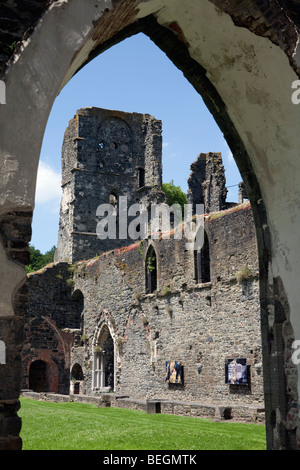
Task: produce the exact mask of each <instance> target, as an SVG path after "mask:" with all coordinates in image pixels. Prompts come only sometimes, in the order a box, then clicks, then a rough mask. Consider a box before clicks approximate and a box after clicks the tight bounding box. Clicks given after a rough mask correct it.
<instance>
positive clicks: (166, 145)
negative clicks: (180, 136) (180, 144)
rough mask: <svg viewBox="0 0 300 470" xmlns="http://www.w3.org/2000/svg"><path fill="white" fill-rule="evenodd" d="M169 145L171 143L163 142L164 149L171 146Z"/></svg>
mask: <svg viewBox="0 0 300 470" xmlns="http://www.w3.org/2000/svg"><path fill="white" fill-rule="evenodd" d="M169 145H170V144H169V142H163V144H162V146H163V148H164V149H165V148H167V147H169Z"/></svg>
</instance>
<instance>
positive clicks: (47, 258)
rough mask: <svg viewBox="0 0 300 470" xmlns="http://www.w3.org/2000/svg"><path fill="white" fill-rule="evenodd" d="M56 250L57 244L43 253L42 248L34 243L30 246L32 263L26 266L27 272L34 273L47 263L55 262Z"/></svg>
mask: <svg viewBox="0 0 300 470" xmlns="http://www.w3.org/2000/svg"><path fill="white" fill-rule="evenodd" d="M54 252H55V246H53V247H52V248H51V249H50V250H48V251H46V253H44V254H43V253H41V252H40V250H38V249H37V248H35V247H34V246H33V245H30V246H29V253H30V264H29V265H27V266H26V272H27V273H32V272H34V271H38V270H39V269H42V268H43V267H44V266H46V265H47V264H50V263H53V260H54Z"/></svg>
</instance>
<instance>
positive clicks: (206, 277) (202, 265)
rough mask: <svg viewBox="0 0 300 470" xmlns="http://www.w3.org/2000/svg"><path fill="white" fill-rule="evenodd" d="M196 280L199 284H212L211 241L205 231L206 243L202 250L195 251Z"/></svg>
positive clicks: (204, 242)
mask: <svg viewBox="0 0 300 470" xmlns="http://www.w3.org/2000/svg"><path fill="white" fill-rule="evenodd" d="M194 267H195V280H196V282H197V283H202V284H203V283H205V282H210V254H209V241H208V236H207V233H206V231H205V230H204V241H203V246H202V248H201V250H195V251H194Z"/></svg>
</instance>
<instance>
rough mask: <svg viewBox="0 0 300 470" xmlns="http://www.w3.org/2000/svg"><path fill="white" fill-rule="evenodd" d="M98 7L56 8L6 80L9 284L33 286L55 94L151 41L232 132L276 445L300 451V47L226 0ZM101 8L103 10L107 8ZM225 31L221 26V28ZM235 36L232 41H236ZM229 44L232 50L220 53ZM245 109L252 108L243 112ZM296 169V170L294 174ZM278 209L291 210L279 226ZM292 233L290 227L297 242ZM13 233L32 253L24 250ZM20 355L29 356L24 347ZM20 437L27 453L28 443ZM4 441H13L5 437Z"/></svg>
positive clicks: (0, 124)
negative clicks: (295, 345)
mask: <svg viewBox="0 0 300 470" xmlns="http://www.w3.org/2000/svg"><path fill="white" fill-rule="evenodd" d="M71 3H72V2H71ZM92 3H94V2H86V5H85V12H84V14H83V13H82V11H81V9H80V6H79V5H80V3H77V2H73V4H70V3H67V4H65V5H63V4H62V3H61V2H58V3H57V4H56V5H55V4H52V5H51V7H50V8H49V10H48V12H47V13H46V14H45V16H44V18H43V19H42V21H41V22H40V24H39V26H38V27H37V30H36V35H35V37H33V38H32V41H31V42H30V41H29V43H28V44H25V45H24V48H23V50H22V49H21V50H19V52H18V55H16V56H15V60H14V62H12V63H11V65H10V67H9V68H7V69H6V70H5V73H4V75H3V77H4V80H5V82H6V85H7V105H5V106H6V108H5V110H4V109H3V107H2V108H1V109H0V129H1V130H0V132H1V135H2V137H3V139H1V141H2V144H1V148H0V150H1V156H2V158H3V165H2V183H1V184H2V192H0V194H2V196H1V197H0V199H1V200H0V204H1V206H2V209H1V222H2V242H3V246H4V250H5V253H6V257H7V260H5V263H4V267H3V268H2V269H3V271H2V276H3V273H4V272H5V273H7V272H8V273H9V274H8V277H7V279H8V281H7V282H8V284H9V286H12V287H10V291H11V293H12V294H11V295H12V296H13V295H14V294H15V292H16V291H17V290H18V288H19V286H20V284H21V283H22V282H23V281H24V277H23V281H22V279H20V278H21V277H22V276H21V275H20V274H19V265H17V264H16V263H12V261H17V262H18V263H21V264H23V265H24V264H27V262H28V254H27V247H28V243H29V240H30V233H31V229H30V225H31V216H32V209H33V206H34V190H35V179H36V172H37V165H38V158H39V152H40V148H41V142H42V138H43V133H44V129H45V126H46V122H47V119H48V116H49V113H50V110H51V107H52V104H53V102H54V99H55V97H56V95H57V94H58V92H59V91H60V90H61V89H62V88H63V86H64V84H66V83H67V81H68V80H70V79H71V77H72V76H73V75H74V74H75V73H76V72H77V71H78V70H80V68H82V67H83V66H84V65H85V64H87V63H88V62H89V61H91V60H92V59H93V58H94V57H96V56H97V55H99V54H100V53H101V52H103V51H104V50H107V49H109V48H110V47H111V46H113V45H114V44H117V43H118V42H120V41H122V40H123V39H125V38H127V37H129V36H131V35H133V34H137V33H140V32H142V33H144V34H146V35H147V36H149V37H150V39H151V40H152V41H153V42H154V43H155V44H156V45H157V46H158V47H159V48H160V49H161V50H162V51H164V52H165V53H166V55H167V56H168V57H169V59H170V60H171V61H172V62H173V63H174V64H175V65H176V66H177V67H178V68H179V69H180V70H181V71H182V72H183V74H184V75H185V77H186V79H187V80H188V81H189V82H190V83H191V84H192V85H193V87H194V88H195V89H196V90H197V91H198V93H199V94H200V95H201V96H202V98H203V101H204V103H205V104H206V106H207V108H208V109H209V111H210V112H211V113H212V115H213V116H214V118H215V120H216V122H217V124H218V125H219V127H220V129H221V131H222V132H223V134H224V137H225V139H226V141H227V143H228V145H229V147H230V149H231V151H232V153H233V156H234V158H235V160H236V163H237V166H238V168H239V170H240V173H241V177H242V179H243V181H244V183H245V187H246V190H247V193H248V196H249V199H250V202H251V206H252V210H253V214H254V220H255V224H256V231H257V241H258V251H259V253H258V254H259V263H260V292H261V294H260V295H261V325H262V344H263V360H264V364H263V367H264V386H265V405H266V423H267V438H268V447H269V448H296V447H297V439H298V438H297V429H298V421H297V419H298V417H297V416H296V415H293V416H292V418H288V414H289V410H290V409H291V408H293V409H295V408H296V409H297V407H298V388H299V385H298V382H297V381H296V382H293V383H289V382H288V380H289V379H288V377H287V374H286V370H285V362H284V361H285V360H286V358H288V357H290V355H291V354H290V350H291V345H290V341H289V342H288V341H287V338H285V337H284V335H283V325H285V324H287V323H289V324H290V325H291V328H292V330H293V335H294V337H295V338H296V337H297V334H298V331H299V332H300V322H297V318H296V317H295V315H296V313H297V306H298V303H297V302H298V300H297V299H295V298H294V295H295V291H293V289H294V288H295V284H294V282H295V281H294V280H293V277H292V276H296V278H297V270H298V269H299V268H298V267H297V262H298V259H297V256H298V255H297V256H296V257H295V256H293V254H291V252H292V248H293V246H296V242H295V238H294V237H295V232H296V233H297V228H298V227H299V226H300V221H299V216H298V214H296V212H295V211H294V212H293V214H292V217H293V219H292V217H290V218H289V210H288V209H289V207H290V205H291V204H294V205H296V202H297V199H296V197H297V194H296V191H294V192H293V190H294V189H295V188H297V175H298V174H299V170H300V168H299V164H298V163H296V157H297V155H298V153H299V152H297V144H298V142H297V133H296V132H295V126H296V128H297V127H299V126H298V124H299V114H300V113H298V114H297V115H296V109H295V107H294V108H292V105H291V101H290V99H289V98H290V90H289V89H287V88H288V86H290V84H291V81H292V79H293V78H294V79H296V78H297V75H296V72H295V70H296V66H295V63H294V61H293V59H292V57H291V51H292V50H293V45H294V44H295V41H292V40H290V42H288V41H287V40H285V41H282V40H281V39H282V38H281V36H278V34H277V35H276V34H275V33H274V34H273V35H269V37H270V39H266V38H261V37H259V36H258V35H257V34H254V33H251V32H250V31H249V30H248V29H246V28H245V27H242V26H243V24H242V21H240V24H239V21H238V18H237V17H235V18H234V21H232V19H231V17H230V16H229V14H228V12H226V13H224V12H222V11H221V10H220V9H217V8H216V7H215V6H213V5H212V3H214V4H217V5H218V7H220V8H221V5H219V3H220V2H216V1H215V2H209V1H206V0H202V1H201V2H199V4H198V6H194V5H193V4H192V2H187V4H186V5H185V13H184V14H182V12H181V8H180V6H179V3H178V1H177V0H174V2H173V4H172V5H171V6H170V7H169V9H168V6H166V2H164V1H162V2H161V4H160V5H159V8H157V9H156V7H155V3H157V2H152V1H149V2H136V3H134V2H127V1H125V2H113V7H112V8H111V9H109V8H107V9H106V10H105V8H104V7H103V9H102V13H101V12H100V10H101V8H99V9H98V11H97V12H96V11H95V6H94V5H92ZM221 3H222V2H221ZM100 4H101V5H102V6H103V2H100ZM139 4H141V5H139ZM201 8H202V9H203V15H204V16H205V15H209V21H208V20H206V22H205V19H201V18H200V15H198V14H199V12H200V11H201ZM228 8H229V7H228ZM274 8H275V7H274ZM80 13H82V16H81V17H80ZM75 15H77V16H75ZM89 15H90V17H89ZM93 15H94V20H93V21H92V19H93ZM195 15H196V16H195ZM197 15H198V16H197ZM194 16H195V17H194ZM282 21H283V20H282ZM197 22H198V23H199V25H197ZM206 23H208V24H207V25H206ZM210 23H211V25H210ZM271 23H272V22H271ZM53 24H55V28H54V27H53ZM92 24H93V26H91V25H92ZM235 24H236V25H237V26H235ZM283 24H284V27H285V28H286V31H292V32H293V34H296V33H295V30H294V29H293V28H291V25H290V24H288V22H286V23H284V21H283ZM216 25H219V29H218V31H216ZM197 27H198V29H197ZM201 27H202V28H203V30H205V28H206V30H207V31H208V32H209V31H210V36H207V37H204V33H203V36H201V34H202V32H201V31H202V30H201ZM251 28H252V29H253V25H251ZM251 28H250V29H251ZM289 28H290V29H289ZM271 30H272V24H271V25H270V31H271ZM87 31H88V32H87ZM197 34H198V39H197ZM230 35H232V43H228V42H227V40H228V37H230ZM291 36H292V33H291ZM70 38H73V39H74V43H72V40H71V41H70ZM222 38H223V46H222V47H223V50H220V51H218V50H217V48H218V47H220V44H222ZM197 41H198V43H197ZM214 41H215V42H214ZM55 49H56V50H60V55H59V57H57V52H55V53H54V52H53V51H55ZM267 50H269V55H268V56H266V57H265V65H264V61H263V54H267ZM284 51H285V52H284ZM47 52H49V54H47ZM286 54H289V56H287V55H286ZM209 58H211V62H209ZM279 64H282V70H281V71H280V73H278V74H277V75H279V76H275V74H273V71H274V72H275V71H277V70H278V68H279V67H280V65H279ZM47 72H49V76H47ZM50 72H51V73H50ZM51 74H52V75H51ZM271 78H272V83H270V79H271ZM282 83H283V84H282ZM243 106H244V107H246V108H244V112H243ZM28 110H30V111H31V115H32V116H33V117H32V119H31V120H28V118H27V116H28ZM267 117H268V120H267ZM16 135H17V136H18V139H16V138H15V136H16ZM280 157H281V158H280ZM282 159H283V160H284V165H283V164H282ZM289 164H290V167H291V168H292V170H291V173H289V172H288V167H289ZM17 182H18V184H17ZM287 184H288V187H289V190H290V192H288V191H287ZM292 192H293V197H292V198H291V197H290V194H291V193H292ZM279 193H280V196H281V197H280V199H279V196H278V194H279ZM276 201H278V205H277V207H276ZM298 202H299V201H298ZM276 210H278V211H280V217H281V220H280V222H279V221H278V214H276ZM276 215H277V217H276ZM12 224H14V231H13V230H12ZM287 227H291V230H292V233H291V234H290V233H288V231H287ZM16 232H17V237H16ZM13 236H14V237H15V238H17V239H18V240H19V241H21V242H23V244H24V245H23V246H22V247H20V245H19V247H18V249H16V248H14V249H13V244H12V239H13ZM274 259H275V260H276V262H274ZM287 266H288V268H287ZM16 272H17V274H18V275H17V277H16V276H15V273H16ZM16 279H17V281H18V282H17V283H16ZM291 279H292V280H293V281H291ZM20 292H21V293H20ZM20 295H21V296H25V297H26V293H24V292H23V291H19V294H18V296H16V297H15V303H14V313H15V319H14V328H13V329H14V330H15V335H14V334H10V336H9V338H10V339H9V342H11V343H13V342H18V341H20V340H19V339H17V338H18V335H17V331H19V328H20V323H21V320H20V318H21V317H22V309H23V308H24V305H25V304H24V302H21V301H20ZM25 297H24V298H25ZM8 303H9V302H8ZM6 317H7V314H4V315H3V314H2V316H1V317H0V321H1V322H2V323H3V324H4V325H5V326H4V330H6V329H7V321H8V320H7V319H6ZM10 321H11V320H10ZM293 335H291V337H292V336H293ZM291 337H290V338H289V339H291ZM3 340H4V341H5V343H6V345H7V357H8V360H7V364H6V366H7V367H8V368H9V367H10V368H11V367H13V366H14V364H13V362H12V360H9V351H10V350H11V349H12V347H9V346H8V342H7V341H6V339H5V338H3ZM18 349H19V350H20V349H21V343H20V342H19V343H18ZM14 357H15V356H14ZM296 373H297V371H296ZM0 379H1V376H0ZM297 380H298V379H297ZM297 387H298V388H297ZM288 390H289V392H288ZM18 395H19V385H18V384H17V383H15V388H14V390H8V389H7V390H4V392H3V397H1V399H3V400H5V399H11V398H13V399H15V400H16V402H17V400H18ZM16 406H17V405H16ZM16 434H17V433H16ZM15 437H16V442H17V444H16V445H17V446H18V445H19V442H20V441H19V439H18V437H17V436H15ZM3 439H4V441H5V439H6V436H4V437H3ZM3 439H2V440H3ZM4 441H3V442H4ZM4 445H5V444H4Z"/></svg>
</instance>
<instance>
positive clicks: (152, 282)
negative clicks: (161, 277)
mask: <svg viewBox="0 0 300 470" xmlns="http://www.w3.org/2000/svg"><path fill="white" fill-rule="evenodd" d="M156 289H157V259H156V253H155V250H154V248H153V246H152V245H151V246H150V247H149V249H148V252H147V256H146V293H147V294H151V293H152V292H154V291H155V290H156Z"/></svg>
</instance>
